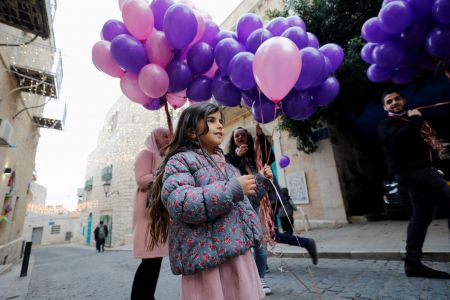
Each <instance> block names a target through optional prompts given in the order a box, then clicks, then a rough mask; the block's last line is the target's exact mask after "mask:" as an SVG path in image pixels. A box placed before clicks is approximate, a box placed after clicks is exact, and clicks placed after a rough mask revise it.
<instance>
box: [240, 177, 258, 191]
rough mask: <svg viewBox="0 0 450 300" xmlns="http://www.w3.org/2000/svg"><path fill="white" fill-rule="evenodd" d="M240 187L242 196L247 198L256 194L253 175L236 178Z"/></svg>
mask: <svg viewBox="0 0 450 300" xmlns="http://www.w3.org/2000/svg"><path fill="white" fill-rule="evenodd" d="M237 179H238V180H239V183H240V184H241V186H242V190H243V191H244V195H246V196H249V195H253V194H254V193H256V180H255V176H253V175H243V176H240V177H238V178H237Z"/></svg>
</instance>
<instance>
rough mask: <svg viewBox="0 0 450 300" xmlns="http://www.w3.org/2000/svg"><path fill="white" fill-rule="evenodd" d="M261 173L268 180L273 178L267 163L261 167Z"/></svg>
mask: <svg viewBox="0 0 450 300" xmlns="http://www.w3.org/2000/svg"><path fill="white" fill-rule="evenodd" d="M262 174H263V175H264V177H266V178H267V179H269V180H272V179H273V173H272V169H271V168H270V166H269V165H265V166H264V168H263V169H262Z"/></svg>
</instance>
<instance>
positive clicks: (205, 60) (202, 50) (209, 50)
mask: <svg viewBox="0 0 450 300" xmlns="http://www.w3.org/2000/svg"><path fill="white" fill-rule="evenodd" d="M187 63H188V65H189V67H190V68H191V70H192V73H194V74H196V75H201V74H203V73H205V72H207V71H208V70H209V69H210V68H211V66H212V65H213V63H214V49H213V47H211V46H210V45H208V44H207V43H197V44H195V45H194V46H192V48H191V49H190V50H189V53H188V56H187Z"/></svg>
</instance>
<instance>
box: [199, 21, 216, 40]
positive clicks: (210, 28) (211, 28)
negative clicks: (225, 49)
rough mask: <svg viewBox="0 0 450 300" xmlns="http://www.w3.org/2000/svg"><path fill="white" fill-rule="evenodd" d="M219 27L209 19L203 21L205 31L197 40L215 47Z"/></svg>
mask: <svg viewBox="0 0 450 300" xmlns="http://www.w3.org/2000/svg"><path fill="white" fill-rule="evenodd" d="M219 31H220V28H219V26H217V24H216V23H214V22H213V21H211V20H206V22H205V32H204V33H203V35H202V37H201V39H200V41H199V42H203V43H207V44H208V45H210V46H212V47H215V46H216V44H217V37H216V36H217V34H218V33H219Z"/></svg>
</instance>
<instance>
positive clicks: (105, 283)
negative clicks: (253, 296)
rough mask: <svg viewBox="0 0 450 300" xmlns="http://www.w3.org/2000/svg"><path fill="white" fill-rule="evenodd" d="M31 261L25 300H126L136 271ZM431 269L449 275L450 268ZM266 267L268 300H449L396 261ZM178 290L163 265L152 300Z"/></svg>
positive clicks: (274, 261)
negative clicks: (271, 292) (267, 270)
mask: <svg viewBox="0 0 450 300" xmlns="http://www.w3.org/2000/svg"><path fill="white" fill-rule="evenodd" d="M33 255H34V257H35V264H34V267H33V271H32V275H31V283H30V287H29V291H28V296H27V299H30V300H31V299H32V300H40V299H129V294H130V289H131V283H132V280H133V276H134V271H135V270H136V268H137V265H138V261H137V260H135V259H133V258H132V257H131V252H129V251H106V252H105V253H100V254H99V253H97V252H96V251H95V250H94V249H92V250H91V249H85V248H76V247H67V246H65V247H47V248H40V249H34V250H33ZM281 265H282V266H284V267H281V268H280V266H281ZM430 265H432V266H434V267H436V268H440V269H442V270H447V272H448V271H450V263H430ZM287 266H288V267H287ZM269 267H270V272H269V273H268V274H267V281H268V283H269V284H270V285H271V287H272V290H273V295H271V296H269V297H266V299H268V300H272V299H283V300H285V299H286V300H289V299H430V300H439V299H443V300H444V299H450V280H447V281H445V280H430V279H417V278H415V279H408V278H407V277H405V276H404V275H403V269H402V267H403V265H402V263H401V262H398V261H371V260H367V261H358V260H331V259H327V260H325V259H323V260H321V261H320V262H319V265H318V266H314V267H312V266H311V263H310V260H309V259H300V258H284V259H280V258H270V259H269ZM279 269H282V270H284V271H285V272H280V271H279ZM314 286H315V287H314ZM178 290H179V277H177V276H173V275H172V274H171V273H170V270H169V265H168V260H167V259H164V261H163V267H162V269H161V277H160V281H159V283H158V287H157V293H156V298H157V299H159V300H163V299H167V300H172V299H178ZM315 292H319V293H320V294H317V293H315Z"/></svg>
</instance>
